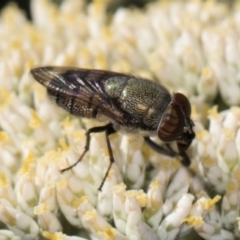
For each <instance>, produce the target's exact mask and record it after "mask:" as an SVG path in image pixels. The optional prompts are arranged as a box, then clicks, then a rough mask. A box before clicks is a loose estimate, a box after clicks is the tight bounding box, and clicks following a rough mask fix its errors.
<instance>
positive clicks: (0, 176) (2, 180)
mask: <svg viewBox="0 0 240 240" xmlns="http://www.w3.org/2000/svg"><path fill="white" fill-rule="evenodd" d="M7 185H9V181H8V179H7V178H6V176H5V174H4V172H0V186H1V187H6V186H7Z"/></svg>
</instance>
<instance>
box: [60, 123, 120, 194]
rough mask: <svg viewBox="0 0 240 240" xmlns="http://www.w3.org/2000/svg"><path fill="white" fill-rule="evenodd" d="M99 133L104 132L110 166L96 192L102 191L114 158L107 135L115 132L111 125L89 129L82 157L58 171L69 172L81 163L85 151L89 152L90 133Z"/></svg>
mask: <svg viewBox="0 0 240 240" xmlns="http://www.w3.org/2000/svg"><path fill="white" fill-rule="evenodd" d="M99 132H105V133H106V140H107V147H108V152H109V158H110V165H109V167H108V169H107V172H106V174H105V176H104V178H103V180H102V182H101V185H100V187H99V189H98V190H101V189H102V186H103V184H104V181H105V180H106V178H107V176H108V173H109V171H110V169H111V166H112V164H113V162H114V158H113V153H112V148H111V144H110V140H109V135H111V134H113V133H115V132H116V131H115V130H114V128H113V126H112V124H111V123H110V124H107V125H105V126H99V127H93V128H90V129H88V131H87V132H86V144H85V147H84V151H83V153H82V155H81V156H80V157H79V159H78V160H77V161H76V162H75V163H74V164H72V165H71V166H69V167H67V168H64V169H62V170H60V172H61V173H63V172H65V171H67V170H70V169H72V168H73V167H75V166H76V165H77V164H78V163H79V162H81V161H82V159H83V157H84V156H85V154H86V153H87V151H88V150H89V145H90V140H91V133H99Z"/></svg>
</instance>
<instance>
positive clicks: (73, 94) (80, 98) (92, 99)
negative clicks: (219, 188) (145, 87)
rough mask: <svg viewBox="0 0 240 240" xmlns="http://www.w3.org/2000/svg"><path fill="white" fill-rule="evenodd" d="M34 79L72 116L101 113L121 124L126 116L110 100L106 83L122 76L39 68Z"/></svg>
mask: <svg viewBox="0 0 240 240" xmlns="http://www.w3.org/2000/svg"><path fill="white" fill-rule="evenodd" d="M30 72H31V75H32V76H33V77H34V78H35V79H36V80H37V81H38V82H39V83H41V84H42V85H44V86H45V87H46V88H47V90H48V93H49V95H50V96H51V97H52V98H54V100H55V101H56V103H57V104H58V105H60V106H61V107H63V108H64V109H65V110H67V111H69V112H71V113H72V114H76V115H80V116H83V117H96V115H97V114H98V113H101V114H103V115H106V116H107V117H109V118H111V119H113V120H115V121H116V122H118V123H122V121H123V120H124V114H125V113H124V112H123V111H121V109H119V108H117V106H115V105H114V103H113V102H112V101H111V99H110V98H109V97H108V96H107V94H106V92H105V89H104V87H103V85H104V81H106V80H107V79H109V78H111V77H114V76H121V77H130V75H127V74H123V73H116V72H110V71H104V70H92V69H91V70H90V69H81V68H71V67H38V68H33V69H31V71H30Z"/></svg>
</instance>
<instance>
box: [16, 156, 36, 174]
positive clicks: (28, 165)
mask: <svg viewBox="0 0 240 240" xmlns="http://www.w3.org/2000/svg"><path fill="white" fill-rule="evenodd" d="M33 162H34V154H33V152H29V154H28V156H27V158H26V159H25V160H24V161H23V165H22V168H21V171H20V173H19V174H20V175H23V174H25V173H29V172H30V171H31V169H32V165H33Z"/></svg>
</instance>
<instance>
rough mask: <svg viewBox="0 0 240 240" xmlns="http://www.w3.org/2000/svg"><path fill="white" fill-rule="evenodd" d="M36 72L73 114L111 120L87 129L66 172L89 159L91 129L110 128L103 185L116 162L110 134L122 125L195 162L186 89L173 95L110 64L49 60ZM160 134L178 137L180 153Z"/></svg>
mask: <svg viewBox="0 0 240 240" xmlns="http://www.w3.org/2000/svg"><path fill="white" fill-rule="evenodd" d="M31 74H32V76H33V77H34V78H35V79H36V80H37V81H38V82H39V83H41V84H42V85H44V86H45V87H46V88H47V93H48V95H49V97H50V98H51V99H53V100H54V101H55V102H56V103H57V105H59V106H60V107H62V108H64V109H65V110H67V111H68V112H70V113H71V114H73V115H77V116H81V117H86V118H96V119H100V118H101V117H105V118H107V119H108V120H109V123H108V124H107V125H105V126H99V127H93V128H90V129H88V130H87V132H86V145H85V149H84V151H83V153H82V155H81V156H80V157H79V159H78V160H77V161H76V162H75V163H74V164H73V165H71V166H70V167H68V168H65V169H63V170H61V172H64V171H66V170H69V169H71V168H72V167H74V166H75V165H76V164H77V163H78V162H80V161H81V160H82V159H83V157H84V155H85V154H86V152H87V151H88V150H89V144H90V139H91V133H97V132H105V134H106V141H107V148H108V152H109V157H110V164H109V166H108V169H107V171H106V174H105V176H104V178H103V180H102V183H101V185H100V187H99V190H101V188H102V186H103V183H104V181H105V180H106V178H107V176H108V173H109V170H110V168H111V166H112V163H113V162H114V157H113V153H112V148H111V144H110V140H109V135H111V134H113V133H115V132H116V131H118V130H124V131H125V132H129V133H140V134H141V135H142V136H143V137H144V140H145V141H146V143H147V144H148V145H149V146H150V147H152V148H153V149H154V150H156V151H157V152H159V153H161V154H165V155H168V156H172V157H173V156H176V155H178V154H179V155H180V156H181V158H182V160H181V162H182V164H183V165H184V166H189V165H190V159H189V157H188V156H187V154H186V150H187V149H188V147H189V146H190V144H191V142H192V140H193V139H194V137H195V133H194V131H193V126H194V124H193V121H192V120H191V118H190V115H191V105H190V103H189V100H188V99H187V97H185V96H184V95H183V94H181V93H174V94H173V95H172V96H171V95H170V93H169V92H168V90H167V89H166V88H164V87H163V86H162V85H160V84H158V83H156V82H152V81H150V80H147V79H143V78H138V77H134V76H132V75H128V74H123V73H116V72H110V71H104V70H92V69H81V68H72V67H51V66H46V67H37V68H33V69H32V70H31ZM154 135H157V136H158V137H159V139H160V140H162V141H163V142H166V143H169V142H173V141H176V143H177V147H178V152H179V153H176V152H174V151H173V150H172V149H171V148H170V147H168V148H166V149H165V148H164V147H162V146H160V145H158V144H157V143H155V142H154V141H153V140H151V138H150V137H151V136H154Z"/></svg>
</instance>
